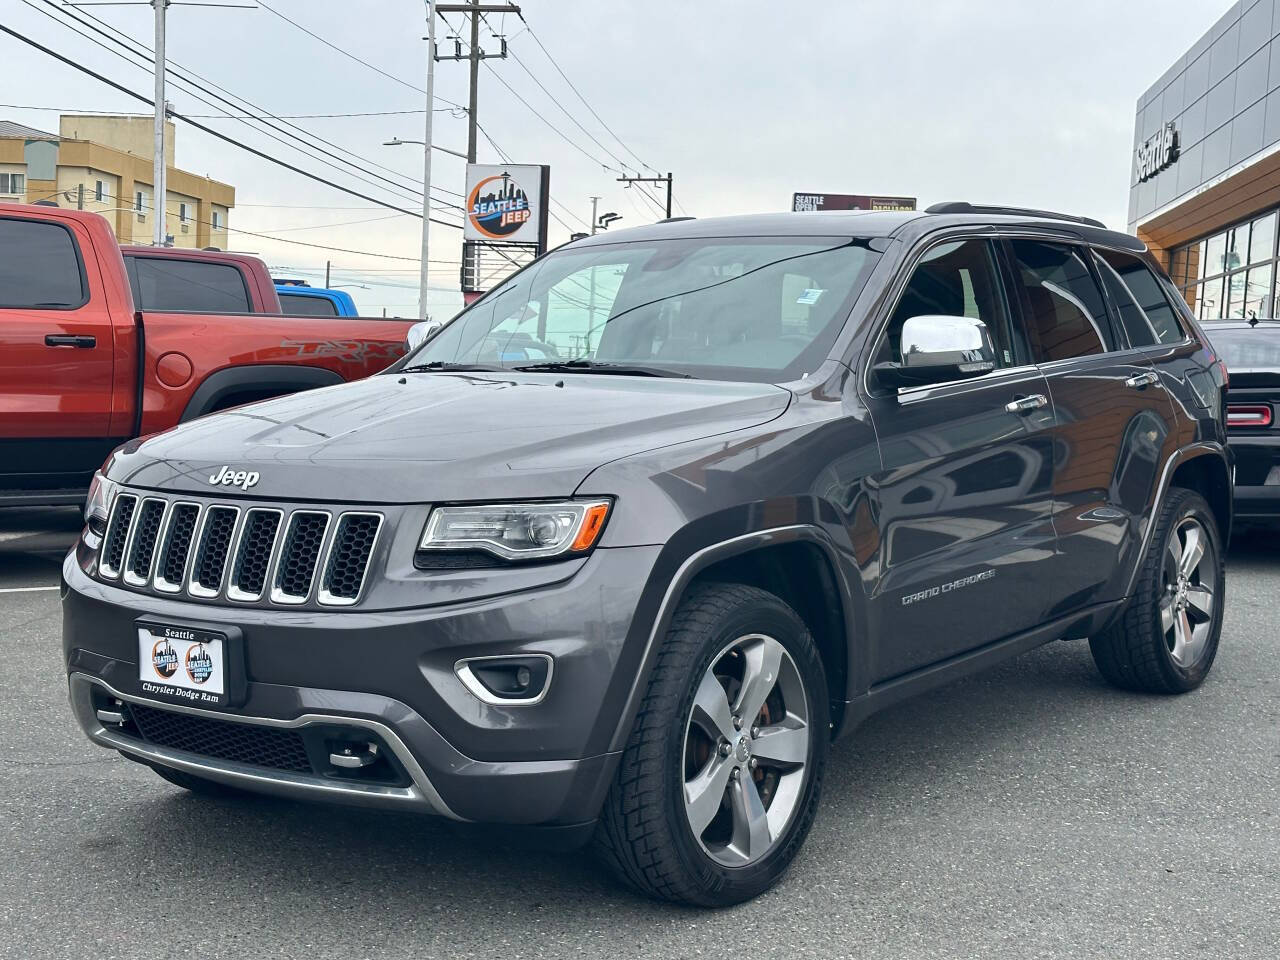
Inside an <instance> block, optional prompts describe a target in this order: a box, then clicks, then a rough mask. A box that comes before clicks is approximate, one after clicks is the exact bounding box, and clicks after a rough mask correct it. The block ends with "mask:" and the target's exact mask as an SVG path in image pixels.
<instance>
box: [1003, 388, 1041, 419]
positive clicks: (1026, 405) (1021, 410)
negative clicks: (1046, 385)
mask: <svg viewBox="0 0 1280 960" xmlns="http://www.w3.org/2000/svg"><path fill="white" fill-rule="evenodd" d="M1048 405H1049V400H1048V398H1047V397H1045V395H1044V394H1043V393H1033V394H1032V395H1031V396H1029V397H1019V398H1018V399H1017V400H1010V401H1009V402H1008V403H1006V404H1005V405H1004V409H1005V412H1006V413H1016V414H1018V416H1021V417H1025V416H1026V415H1027V414H1028V413H1031V412H1032V411H1033V410H1039V409H1040V408H1041V407H1047V406H1048Z"/></svg>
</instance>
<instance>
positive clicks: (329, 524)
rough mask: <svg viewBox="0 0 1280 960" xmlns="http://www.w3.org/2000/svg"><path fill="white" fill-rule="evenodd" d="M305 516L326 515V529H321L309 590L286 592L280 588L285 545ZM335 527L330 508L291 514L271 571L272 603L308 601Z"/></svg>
mask: <svg viewBox="0 0 1280 960" xmlns="http://www.w3.org/2000/svg"><path fill="white" fill-rule="evenodd" d="M303 516H312V517H324V529H323V530H321V531H320V549H319V550H317V551H316V558H315V560H314V561H312V563H311V573H310V574H308V575H307V591H306V593H303V594H301V595H298V594H296V593H285V592H284V591H283V590H281V589H280V564H282V563H283V562H284V559H285V558H284V545H285V544H286V543H288V542H289V535H290V534H291V533H292V532H293V525H294V524H295V523H296V522H297V521H298V519H299V518H300V517H303ZM333 529H334V522H333V514H332V513H330V512H329V511H328V510H295V511H293V513H291V514H289V522H288V523H287V524H286V527H285V533H284V536H283V537H281V538H280V553H279V554H278V555H277V556H276V566H275V569H273V570H272V571H271V593H270V599H271V602H272V603H280V604H285V605H289V606H296V605H298V604H302V603H306V602H307V598H308V597H310V596H311V591H312V590H313V589H314V588H315V585H316V571H317V570H320V569H321V567H320V560H321V558H322V557H324V556H325V549H326V545H327V543H328V542H329V535H330V533H331V531H332V530H333Z"/></svg>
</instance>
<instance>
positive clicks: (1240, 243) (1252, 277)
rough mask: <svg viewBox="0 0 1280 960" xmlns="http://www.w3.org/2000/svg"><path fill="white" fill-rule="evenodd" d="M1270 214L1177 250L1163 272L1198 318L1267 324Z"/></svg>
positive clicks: (1270, 310)
mask: <svg viewBox="0 0 1280 960" xmlns="http://www.w3.org/2000/svg"><path fill="white" fill-rule="evenodd" d="M1278 217H1280V212H1278V211H1276V210H1272V211H1270V212H1269V213H1265V214H1263V215H1262V216H1260V217H1254V218H1253V219H1252V220H1245V221H1244V222H1242V223H1237V224H1235V225H1234V226H1231V227H1228V228H1227V229H1226V230H1223V231H1221V232H1220V233H1215V234H1213V235H1212V236H1209V237H1205V238H1204V239H1202V240H1198V241H1196V242H1195V243H1189V244H1187V245H1186V246H1184V247H1178V248H1177V249H1176V250H1174V251H1173V255H1172V257H1171V258H1170V261H1169V273H1170V275H1171V276H1172V277H1173V282H1174V283H1175V284H1176V285H1177V287H1178V289H1179V290H1181V291H1182V295H1183V296H1184V297H1186V299H1187V303H1189V304H1190V305H1191V309H1192V310H1194V311H1195V314H1196V316H1197V317H1199V318H1200V319H1201V320H1251V319H1259V320H1272V319H1275V318H1276V317H1277V316H1278V315H1280V312H1278V311H1277V303H1276V287H1275V284H1276V279H1277V273H1278V272H1280V271H1277V264H1276V261H1277V255H1276V235H1277V232H1280V231H1277V218H1278Z"/></svg>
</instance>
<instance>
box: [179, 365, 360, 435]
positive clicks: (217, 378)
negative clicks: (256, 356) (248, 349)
mask: <svg viewBox="0 0 1280 960" xmlns="http://www.w3.org/2000/svg"><path fill="white" fill-rule="evenodd" d="M343 382H344V381H343V379H342V377H340V376H339V375H338V374H336V373H334V372H333V371H332V370H328V369H326V368H324V367H304V366H297V365H289V364H279V363H261V364H249V365H246V366H240V367H224V368H223V369H221V370H215V371H214V372H213V373H211V374H209V376H207V377H205V378H204V380H202V381H201V382H200V385H199V386H198V387H196V389H195V391H194V392H193V393H192V394H191V399H190V400H188V401H187V406H186V408H185V409H184V410H183V411H182V417H181V418H180V419H179V421H178V422H179V423H186V422H187V421H188V420H194V419H195V418H196V417H202V416H204V415H205V414H206V413H210V412H212V411H214V410H217V409H220V408H222V407H225V406H227V405H228V401H230V400H233V399H234V398H236V397H237V396H244V397H245V398H246V399H245V400H244V401H243V402H246V403H247V402H249V401H250V400H251V399H255V398H256V399H264V398H265V397H264V396H263V395H266V396H280V395H282V394H286V393H297V392H299V391H302V390H311V389H314V388H316V387H331V386H334V385H335V384H339V383H343Z"/></svg>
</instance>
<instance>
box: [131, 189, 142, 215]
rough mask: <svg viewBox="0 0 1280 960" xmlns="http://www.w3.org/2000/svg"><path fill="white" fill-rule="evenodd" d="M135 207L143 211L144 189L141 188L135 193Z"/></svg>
mask: <svg viewBox="0 0 1280 960" xmlns="http://www.w3.org/2000/svg"><path fill="white" fill-rule="evenodd" d="M133 209H135V210H137V211H138V212H139V213H141V212H142V191H141V190H139V191H138V192H137V193H135V194H134V195H133Z"/></svg>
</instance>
